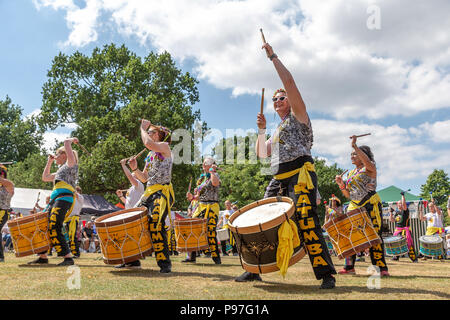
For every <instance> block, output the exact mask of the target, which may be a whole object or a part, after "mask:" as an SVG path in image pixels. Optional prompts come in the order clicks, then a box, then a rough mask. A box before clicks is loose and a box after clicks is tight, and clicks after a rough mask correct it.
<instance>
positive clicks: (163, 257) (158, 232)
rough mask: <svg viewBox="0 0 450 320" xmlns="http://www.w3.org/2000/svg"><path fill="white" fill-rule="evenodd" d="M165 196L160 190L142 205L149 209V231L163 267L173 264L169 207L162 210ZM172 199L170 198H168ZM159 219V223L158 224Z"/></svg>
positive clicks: (160, 265) (157, 260)
mask: <svg viewBox="0 0 450 320" xmlns="http://www.w3.org/2000/svg"><path fill="white" fill-rule="evenodd" d="M162 197H164V195H163V194H162V192H160V191H158V192H155V193H154V194H152V195H151V196H149V197H148V198H147V199H146V200H144V201H143V202H142V203H141V205H143V206H145V207H146V208H147V209H148V215H149V229H150V230H149V231H150V236H151V237H152V242H153V250H154V251H155V257H156V263H157V264H158V266H159V267H160V268H161V269H163V268H169V267H171V266H172V262H171V261H170V252H169V243H168V241H167V230H166V227H165V220H166V217H167V214H168V208H167V207H166V209H165V210H164V212H161V207H160V201H161V198H162ZM167 201H170V199H167ZM158 221H159V225H158Z"/></svg>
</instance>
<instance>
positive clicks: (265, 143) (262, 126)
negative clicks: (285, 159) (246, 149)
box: [255, 113, 272, 159]
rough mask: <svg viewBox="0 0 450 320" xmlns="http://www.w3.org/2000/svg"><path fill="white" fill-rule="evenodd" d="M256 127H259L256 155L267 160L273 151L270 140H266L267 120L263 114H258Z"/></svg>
mask: <svg viewBox="0 0 450 320" xmlns="http://www.w3.org/2000/svg"><path fill="white" fill-rule="evenodd" d="M256 125H257V126H258V138H257V139H256V144H255V153H256V155H257V156H258V157H259V158H262V159H265V158H267V157H270V154H271V151H272V150H271V145H270V140H266V118H265V117H264V114H263V113H258V116H257V119H256Z"/></svg>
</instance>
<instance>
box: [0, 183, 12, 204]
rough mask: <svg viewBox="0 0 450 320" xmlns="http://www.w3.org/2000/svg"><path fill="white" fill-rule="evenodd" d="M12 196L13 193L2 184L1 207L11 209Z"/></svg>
mask: <svg viewBox="0 0 450 320" xmlns="http://www.w3.org/2000/svg"><path fill="white" fill-rule="evenodd" d="M11 198H12V195H11V193H9V192H8V191H7V190H6V188H5V187H4V186H0V209H4V210H9V209H11Z"/></svg>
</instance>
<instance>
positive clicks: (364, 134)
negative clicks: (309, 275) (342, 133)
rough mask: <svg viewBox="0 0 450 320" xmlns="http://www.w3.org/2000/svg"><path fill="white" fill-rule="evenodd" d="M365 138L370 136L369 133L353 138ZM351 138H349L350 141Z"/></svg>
mask: <svg viewBox="0 0 450 320" xmlns="http://www.w3.org/2000/svg"><path fill="white" fill-rule="evenodd" d="M365 136H370V133H365V134H360V135H359V136H355V137H356V138H361V137H365ZM351 138H352V137H350V139H351Z"/></svg>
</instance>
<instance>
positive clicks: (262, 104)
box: [261, 88, 264, 114]
mask: <svg viewBox="0 0 450 320" xmlns="http://www.w3.org/2000/svg"><path fill="white" fill-rule="evenodd" d="M263 109H264V88H262V95H261V114H262V113H263Z"/></svg>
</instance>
